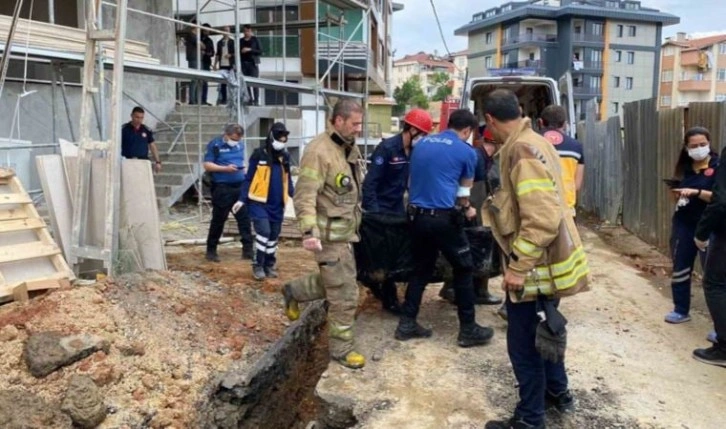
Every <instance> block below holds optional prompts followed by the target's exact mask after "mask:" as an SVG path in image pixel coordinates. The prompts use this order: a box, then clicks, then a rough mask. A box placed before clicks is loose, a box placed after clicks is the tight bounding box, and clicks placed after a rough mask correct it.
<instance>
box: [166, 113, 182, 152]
mask: <svg viewBox="0 0 726 429" xmlns="http://www.w3.org/2000/svg"><path fill="white" fill-rule="evenodd" d="M186 129H187V121H185V122H184V123H183V124H182V126H181V128H180V129H179V132H178V133H176V137H174V141H173V142H171V145H170V146H169V149H168V150H167V151H166V153H167V154H170V153H172V152H173V151H174V148H175V147H176V144H177V142H178V141H179V137H181V135H182V134H183V133H184V132H185V131H186Z"/></svg>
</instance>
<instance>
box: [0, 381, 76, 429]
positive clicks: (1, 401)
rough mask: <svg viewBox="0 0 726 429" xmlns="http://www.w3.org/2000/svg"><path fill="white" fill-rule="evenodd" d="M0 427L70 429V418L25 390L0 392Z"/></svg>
mask: <svg viewBox="0 0 726 429" xmlns="http://www.w3.org/2000/svg"><path fill="white" fill-rule="evenodd" d="M0 427H1V428H8V429H10V428H14V429H18V428H23V429H50V428H54V429H56V428H57V429H71V428H72V427H73V422H72V421H71V418H70V417H68V416H67V415H65V414H63V413H62V412H61V411H60V410H59V409H58V408H57V406H56V407H54V406H52V405H51V404H49V403H47V402H46V401H45V400H44V399H43V398H41V397H39V396H36V395H34V394H32V393H31V392H28V391H26V390H21V389H14V390H2V391H0Z"/></svg>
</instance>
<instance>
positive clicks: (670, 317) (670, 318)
mask: <svg viewBox="0 0 726 429" xmlns="http://www.w3.org/2000/svg"><path fill="white" fill-rule="evenodd" d="M665 321H666V322H668V323H673V324H675V325H677V324H679V323H686V322H690V321H691V316H689V315H687V314H681V313H676V312H675V311H671V312H670V313H668V314H666V317H665Z"/></svg>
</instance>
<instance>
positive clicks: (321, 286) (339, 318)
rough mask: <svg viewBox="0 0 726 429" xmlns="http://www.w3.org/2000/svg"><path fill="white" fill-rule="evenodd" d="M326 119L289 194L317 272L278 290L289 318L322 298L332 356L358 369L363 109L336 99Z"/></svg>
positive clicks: (344, 364)
mask: <svg viewBox="0 0 726 429" xmlns="http://www.w3.org/2000/svg"><path fill="white" fill-rule="evenodd" d="M330 122H331V124H332V127H331V128H330V129H329V130H328V131H327V132H325V133H323V134H320V135H318V136H317V137H315V138H314V139H313V140H312V141H311V142H310V144H309V145H308V146H307V147H306V148H305V153H304V155H303V157H302V160H301V162H300V176H299V178H298V181H297V186H296V189H295V195H294V197H293V202H294V204H295V213H296V215H297V218H298V220H299V221H300V230H301V231H302V233H303V247H304V248H305V249H306V250H309V251H312V252H314V253H315V260H316V262H317V263H318V266H319V267H320V273H315V274H310V275H308V276H305V277H301V278H298V279H295V280H293V281H291V282H290V283H288V284H286V285H285V286H284V288H283V291H282V292H283V295H284V298H285V313H286V314H287V317H288V318H289V319H290V320H296V319H297V318H298V317H300V310H299V308H298V303H299V302H307V301H313V300H317V299H323V298H324V299H326V300H327V301H328V304H329V308H328V334H329V336H330V354H331V357H332V358H333V359H334V360H336V361H338V362H340V363H341V364H342V365H343V366H346V367H348V368H362V367H363V366H364V365H365V358H364V357H363V356H362V355H361V354H359V353H358V352H356V351H355V350H354V343H353V322H354V319H355V310H356V307H357V304H358V284H357V282H356V267H355V259H354V257H353V248H352V245H351V243H354V242H357V241H358V240H359V237H358V227H359V225H360V219H361V208H360V200H361V199H360V195H361V193H360V185H361V181H362V174H361V171H360V161H361V160H362V157H361V154H360V151H359V150H358V148H357V146H356V145H355V137H356V135H357V134H358V133H360V131H361V125H362V122H363V109H362V108H361V106H360V105H359V104H358V103H356V102H354V101H352V100H341V101H339V102H338V103H336V105H335V107H334V108H333V113H332V117H331V119H330Z"/></svg>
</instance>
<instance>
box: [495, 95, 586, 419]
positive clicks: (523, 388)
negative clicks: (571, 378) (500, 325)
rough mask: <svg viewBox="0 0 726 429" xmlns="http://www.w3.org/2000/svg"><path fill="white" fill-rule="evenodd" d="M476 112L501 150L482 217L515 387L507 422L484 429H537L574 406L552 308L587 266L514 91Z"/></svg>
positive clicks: (538, 139) (546, 154) (553, 154)
mask: <svg viewBox="0 0 726 429" xmlns="http://www.w3.org/2000/svg"><path fill="white" fill-rule="evenodd" d="M483 112H484V115H485V118H486V123H487V128H489V129H490V130H491V131H492V134H493V135H494V138H495V140H496V141H497V143H499V144H501V145H502V146H501V148H500V149H499V152H498V153H497V155H496V159H497V160H498V163H497V164H495V166H494V167H493V169H497V168H498V169H500V173H501V174H500V177H501V183H500V186H499V187H498V189H497V190H496V191H495V192H494V194H493V195H492V196H491V197H490V198H489V199H488V200H487V203H486V205H485V207H484V209H483V211H482V214H483V217H484V223H485V224H486V225H489V226H491V228H492V233H493V234H494V237H495V238H496V240H497V242H498V243H499V246H500V247H501V249H502V252H503V253H504V255H506V258H505V262H506V265H505V267H506V268H505V272H504V278H503V281H502V288H503V289H504V290H505V291H507V299H506V306H507V313H508V316H509V317H508V321H509V323H508V324H507V351H508V353H509V359H510V361H511V363H512V367H513V369H514V375H515V376H516V378H517V383H518V385H519V403H518V404H517V406H516V408H515V410H514V415H513V417H512V418H510V419H508V420H506V421H489V422H487V423H486V426H485V429H544V427H545V407H546V406H551V407H554V408H557V410H559V411H560V412H567V411H570V410H572V408H573V407H574V400H573V398H572V395H571V394H570V392H569V390H568V379H567V372H566V370H565V364H564V354H565V348H566V338H567V337H566V330H565V324H566V322H567V321H566V320H565V319H564V317H563V316H562V314H560V313H559V311H558V310H557V306H558V303H559V298H560V297H563V296H568V295H572V294H575V293H577V292H580V291H583V290H586V289H587V284H588V279H587V276H588V273H589V268H588V264H587V258H586V256H585V251H584V249H583V247H582V242H581V241H580V237H579V234H578V232H577V227H576V226H575V221H574V219H573V218H572V216H570V215H569V213H570V212H569V210H568V206H567V203H566V201H565V199H564V198H563V196H564V195H565V192H564V186H563V183H562V181H561V180H560V172H559V156H558V154H557V151H556V150H555V148H554V147H553V146H552V145H551V144H550V143H549V141H547V139H545V138H544V137H542V136H541V135H539V134H537V133H536V132H535V131H534V130H532V126H531V121H530V119H528V118H524V119H523V118H522V117H521V114H520V108H519V101H518V99H517V96H516V95H515V94H514V93H513V92H511V91H509V90H505V89H498V90H495V91H492V92H491V93H490V94H488V95H487V97H486V98H485V99H484V105H483ZM542 313H543V314H545V315H546V317H541V316H540V314H542Z"/></svg>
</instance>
